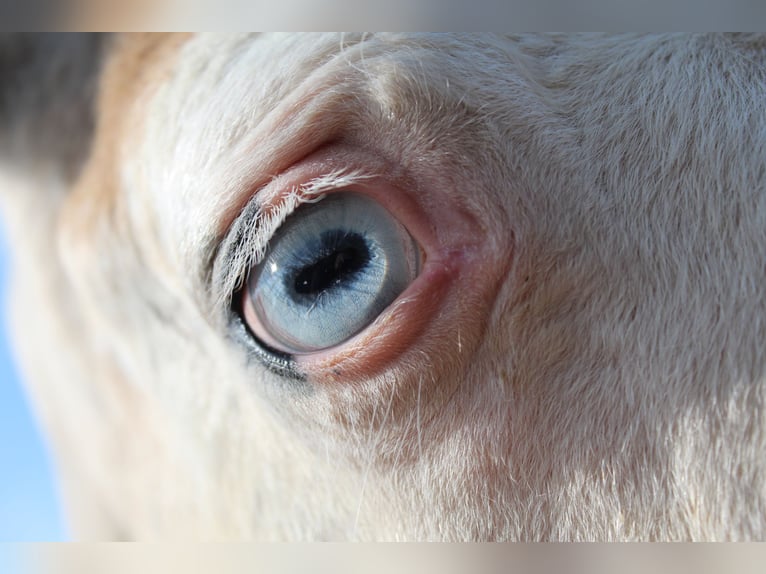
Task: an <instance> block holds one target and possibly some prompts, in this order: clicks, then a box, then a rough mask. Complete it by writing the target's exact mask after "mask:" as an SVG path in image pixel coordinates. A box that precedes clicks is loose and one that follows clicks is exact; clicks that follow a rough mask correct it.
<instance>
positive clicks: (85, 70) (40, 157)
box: [0, 33, 109, 184]
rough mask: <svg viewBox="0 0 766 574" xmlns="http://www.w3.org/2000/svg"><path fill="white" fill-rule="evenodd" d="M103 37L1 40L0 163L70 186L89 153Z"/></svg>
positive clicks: (11, 36) (27, 36)
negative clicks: (46, 176)
mask: <svg viewBox="0 0 766 574" xmlns="http://www.w3.org/2000/svg"><path fill="white" fill-rule="evenodd" d="M108 43H109V39H108V36H107V35H103V34H67V33H61V34H2V35H0V162H2V164H3V165H4V167H5V168H6V169H7V168H10V169H13V170H18V169H21V170H23V171H25V172H28V173H29V175H33V176H35V175H43V174H45V175H49V174H51V172H53V174H54V175H56V176H60V177H63V178H64V183H65V184H66V183H71V181H72V180H73V179H74V178H75V177H76V176H77V173H78V172H79V169H80V167H81V166H82V164H83V162H84V160H85V158H86V157H87V154H88V149H89V146H90V141H91V137H92V133H93V125H94V105H95V99H96V98H95V96H96V90H97V83H98V76H99V72H100V68H101V63H102V61H103V59H104V54H105V52H106V46H107V44H108Z"/></svg>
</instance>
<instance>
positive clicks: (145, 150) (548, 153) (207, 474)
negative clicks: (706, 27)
mask: <svg viewBox="0 0 766 574" xmlns="http://www.w3.org/2000/svg"><path fill="white" fill-rule="evenodd" d="M153 65H156V66H157V67H158V68H159V69H160V70H161V73H159V74H158V75H157V77H159V78H162V79H161V81H153V82H148V84H147V87H146V89H141V90H139V96H138V97H137V98H136V99H135V101H131V102H129V103H128V105H126V107H125V108H124V109H121V110H119V112H120V114H123V115H124V119H125V124H126V125H127V126H130V129H126V130H124V131H123V132H120V133H119V134H118V135H119V136H120V139H119V141H118V145H117V148H116V150H115V152H114V154H115V156H114V158H113V159H114V160H115V165H116V166H117V173H115V174H114V177H115V181H110V182H105V187H108V186H107V185H106V183H108V185H109V186H111V185H114V186H116V189H117V193H116V194H115V195H114V199H113V200H110V201H105V202H104V203H103V204H102V203H99V201H97V200H98V198H99V195H98V191H97V189H96V188H95V187H94V185H93V184H94V181H98V177H100V176H98V175H93V174H98V173H100V172H98V169H99V165H98V163H97V162H96V160H95V159H94V160H92V161H91V162H90V163H89V164H88V165H87V166H86V168H85V171H84V173H83V177H82V178H81V180H80V182H79V183H78V184H77V185H76V186H75V190H74V191H73V192H72V193H71V194H69V195H67V196H65V197H64V198H63V199H61V203H60V204H59V203H55V202H53V203H50V204H48V205H47V207H42V206H43V205H46V204H44V202H43V201H41V200H40V199H41V198H42V195H41V194H36V197H38V198H40V199H38V200H36V199H31V198H27V199H23V200H22V199H18V198H16V199H15V200H12V199H10V196H11V195H12V194H7V195H8V196H9V199H6V205H7V206H8V207H7V209H8V210H12V209H17V211H15V212H12V211H9V213H12V215H10V216H9V218H14V217H16V218H17V220H18V221H25V222H26V221H32V222H33V219H32V218H33V217H36V218H37V219H38V220H40V221H42V222H43V223H41V224H40V225H38V226H35V225H33V224H32V223H25V224H24V225H19V227H18V229H15V230H12V231H15V236H16V238H17V248H18V252H19V253H20V254H21V255H20V257H22V258H25V259H31V258H35V260H36V261H38V262H39V265H38V266H35V264H34V263H29V269H26V268H22V267H21V266H20V267H19V273H18V280H19V287H18V288H17V290H16V296H17V299H16V300H17V301H19V303H18V304H17V305H19V306H18V307H17V309H18V310H21V309H25V311H20V312H19V315H18V316H17V321H16V323H17V325H20V331H21V332H20V337H19V341H20V343H19V345H20V349H21V354H22V356H23V358H24V359H25V365H26V366H27V373H28V377H29V380H30V384H31V388H32V389H33V394H34V395H35V398H36V400H37V403H38V404H39V405H40V407H39V408H40V412H41V414H42V417H43V419H44V420H45V422H46V425H47V426H48V429H49V432H50V436H51V440H52V441H53V443H54V445H55V447H56V448H57V452H58V460H59V464H60V468H61V471H62V476H63V477H64V478H63V480H64V490H65V491H66V492H67V493H68V495H69V497H70V500H71V501H72V502H71V503H70V504H71V510H72V516H73V517H74V524H75V525H76V533H77V534H78V535H82V536H86V537H100V538H101V537H103V538H112V537H128V538H153V537H169V538H173V537H190V536H191V537H203V538H260V539H288V540H296V539H347V538H351V539H376V540H380V539H397V540H400V539H408V540H409V539H417V540H423V539H439V540H442V539H447V540H487V539H492V540H495V539H499V540H624V539H642V540H657V539H659V540H676V539H693V540H701V539H705V540H719V539H763V538H764V534H765V533H766V487H765V485H764V476H765V475H766V474H765V472H764V471H766V468H764V466H766V457H765V456H764V447H766V436H765V435H764V433H765V432H766V418H764V383H765V381H764V376H765V375H766V373H765V369H766V353H765V352H764V334H766V333H765V329H766V241H764V229H766V179H765V177H766V175H765V174H766V169H765V168H766V98H765V97H764V94H765V93H766V91H765V89H766V82H765V77H766V76H765V72H766V67H765V66H764V43H763V41H762V40H761V39H760V38H758V37H753V38H751V37H734V36H684V35H681V36H648V37H632V36H630V37H608V36H595V35H587V36H573V37H567V36H556V35H551V36H534V37H526V36H525V37H499V36H474V35H414V36H411V35H394V34H388V35H367V36H348V35H346V36H334V35H319V36H313V35H312V36H303V35H299V36H294V37H293V36H273V37H271V36H265V37H263V36H252V37H251V36H246V37H239V36H237V37H219V36H201V37H195V38H193V39H191V40H190V41H188V42H187V43H185V44H184V45H183V46H182V47H181V48H180V51H179V52H178V53H177V54H174V55H173V56H172V57H171V58H169V60H168V61H167V62H159V63H156V64H153ZM331 135H332V136H333V137H336V138H338V139H340V140H342V141H343V142H344V143H345V144H346V145H347V146H348V147H349V148H350V149H361V150H365V151H371V152H373V153H372V154H371V155H373V156H375V157H377V158H379V161H377V160H376V161H371V162H367V163H365V161H362V160H360V162H361V163H362V164H364V165H350V166H348V171H347V172H341V173H336V172H332V173H331V174H329V175H332V177H343V176H344V175H348V176H349V177H351V178H352V179H353V180H354V181H366V180H368V179H370V178H384V179H385V178H393V179H396V180H397V181H400V180H401V181H404V180H406V181H414V182H415V185H413V187H412V188H410V189H407V190H405V191H406V193H410V194H413V196H414V197H416V198H417V201H418V202H419V203H420V204H421V205H423V206H424V209H425V210H426V211H428V210H433V212H434V213H437V212H438V213H442V214H444V213H445V212H443V211H441V212H440V211H438V209H439V206H440V205H442V206H443V205H449V206H457V207H456V211H459V212H460V213H461V214H464V215H465V217H464V219H465V220H471V221H474V220H475V221H477V222H480V223H478V224H477V225H478V227H477V229H479V231H478V232H477V233H478V235H477V237H478V238H479V239H477V244H476V250H477V251H476V253H481V254H482V255H481V256H478V255H477V261H476V262H475V265H476V267H475V268H476V269H481V270H483V271H482V275H481V276H477V277H475V278H472V279H471V281H468V279H467V278H461V279H460V280H461V281H464V282H463V283H461V285H463V286H464V288H463V290H462V291H461V292H460V296H459V297H458V298H456V299H454V300H452V299H451V300H450V301H451V302H452V305H451V307H450V309H448V310H445V311H444V312H443V313H442V315H440V319H439V320H437V321H436V322H435V324H434V325H435V326H434V327H433V328H431V330H429V331H427V335H428V340H427V341H422V340H421V339H417V340H416V342H415V343H413V345H412V346H411V347H410V348H409V349H407V350H406V352H403V353H400V354H398V355H397V357H398V358H397V359H396V360H395V361H393V362H392V363H391V364H389V365H387V367H386V368H385V369H383V370H382V371H381V372H378V373H376V374H375V375H374V376H370V377H361V378H353V377H351V378H350V379H349V380H348V381H345V383H344V384H334V385H329V384H325V385H318V384H316V385H315V384H313V383H312V381H311V380H309V381H308V382H307V383H306V387H301V388H294V387H292V386H291V384H290V383H284V382H280V379H279V377H278V376H277V375H274V374H272V373H270V372H269V371H267V370H266V369H265V368H263V367H262V366H260V365H259V364H257V363H254V362H252V361H248V360H247V359H246V357H245V351H244V349H242V348H241V346H240V345H239V344H237V343H236V342H234V341H233V340H232V339H231V338H230V336H229V334H228V333H227V331H226V326H225V322H224V321H223V312H224V307H225V305H224V303H225V302H226V301H227V297H228V296H229V295H230V291H231V289H232V286H233V285H235V284H236V281H237V278H239V279H241V271H242V270H246V268H247V265H248V261H249V259H246V258H244V259H241V260H239V261H238V262H237V263H236V265H237V266H238V267H241V268H242V269H236V270H233V271H232V272H231V273H229V278H228V279H227V280H226V281H225V282H224V283H223V285H224V286H223V287H222V286H221V285H214V284H211V274H212V270H211V269H210V265H211V261H210V257H209V256H210V250H211V249H213V248H215V247H216V246H217V245H218V243H219V242H220V241H221V237H223V236H225V231H226V229H227V226H228V225H229V224H230V223H231V219H232V217H235V216H236V213H237V210H238V209H241V208H242V207H243V206H244V205H245V203H246V202H247V199H248V197H250V195H251V194H252V193H253V191H254V189H261V191H260V192H259V193H262V194H263V197H270V198H272V197H277V196H278V195H279V193H282V192H283V190H284V186H285V185H286V183H285V182H287V181H288V179H289V178H288V176H287V175H285V173H284V171H283V170H284V169H285V168H286V167H288V166H290V165H292V164H293V163H295V161H298V160H299V159H300V157H301V155H300V154H298V157H295V158H292V159H290V158H291V154H294V153H298V152H297V151H296V150H297V148H301V149H303V148H305V152H306V153H307V152H309V151H311V150H312V149H313V148H314V147H316V146H317V145H319V144H321V143H323V142H324V141H326V139H327V138H329V137H330V136H331ZM103 141H104V140H101V139H99V138H97V139H96V140H95V142H96V143H95V148H94V151H92V157H93V158H98V157H99V156H98V150H99V145H102V144H103ZM350 153H351V154H352V155H353V152H350ZM304 155H305V154H304ZM350 157H351V156H350ZM354 157H355V156H354ZM285 164H286V165H285ZM392 166H393V167H392ZM403 173H406V174H407V176H406V178H405V176H403V175H401V174H403ZM360 176H361V177H362V179H361V180H360V179H359V177H360ZM7 177H11V176H10V175H8V176H7ZM397 178H398V179H397ZM403 178H404V179H403ZM425 181H433V182H438V183H439V185H438V186H436V187H434V186H429V185H426V184H425V183H423V184H422V185H420V182H425ZM16 185H17V186H20V185H29V184H26V183H17V184H16ZM38 185H39V183H38ZM317 185H320V186H321V185H322V181H319V182H318V183H317ZM323 189H324V188H320V189H319V191H320V192H321V191H322V190H323ZM434 189H436V191H434ZM293 199H295V196H294V195H293ZM296 203H297V202H296V201H293V202H292V203H289V202H288V203H285V204H283V205H284V206H287V207H285V208H284V211H282V212H280V214H279V216H278V218H277V219H276V220H275V221H280V220H281V219H282V218H284V216H285V215H286V213H287V212H289V211H290V210H292V209H294V207H295V204H296ZM22 205H31V206H33V207H32V208H23V207H19V206H22ZM24 209H26V211H24ZM36 210H38V211H39V213H37V215H34V213H35V211H36ZM449 217H451V215H449V213H448V217H447V220H445V221H440V225H442V226H444V228H445V229H446V231H445V230H440V231H439V233H444V234H447V233H449V228H450V226H451V225H453V223H452V220H451V219H449ZM455 217H456V218H457V217H458V215H457V214H455ZM46 222H47V223H46ZM455 225H457V224H455ZM25 233H26V234H28V235H29V236H31V237H33V239H32V240H30V242H29V243H28V244H27V243H24V242H22V239H21V238H22V237H23V236H24V235H25ZM455 233H457V232H455ZM35 234H37V235H35ZM34 238H36V239H34ZM266 239H267V237H262V238H261V239H259V240H256V241H255V244H256V245H257V246H258V248H259V249H261V250H262V248H263V247H264V244H263V242H264V241H265V240H266ZM54 245H55V246H56V248H55V249H53V248H52V246H54ZM25 250H26V251H25ZM250 256H252V253H251V254H250ZM482 257H486V258H487V259H486V261H485V260H484V259H482ZM473 264H474V263H472V265H473ZM472 269H473V267H472ZM484 273H486V277H485V276H483V275H484ZM495 275H497V285H496V287H492V288H490V287H486V288H485V287H484V286H483V282H489V281H490V276H491V277H493V278H494V277H495ZM493 280H494V279H493ZM213 283H215V281H213ZM474 284H475V285H476V287H475V289H474V287H473V285H474ZM486 293H491V298H489V300H487V298H488V296H485V294H486ZM399 305H400V307H401V311H402V312H403V313H407V312H409V311H408V307H407V305H408V302H407V301H402V302H400V303H399ZM26 310H29V313H27V311H26ZM458 319H460V320H458ZM24 324H26V329H25V328H24ZM447 327H449V328H447ZM25 332H26V333H25ZM41 356H42V357H44V361H43V360H40V358H39V357H41ZM43 363H44V364H43Z"/></svg>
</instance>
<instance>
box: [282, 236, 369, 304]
mask: <svg viewBox="0 0 766 574" xmlns="http://www.w3.org/2000/svg"><path fill="white" fill-rule="evenodd" d="M321 243H322V249H321V251H320V253H319V256H318V257H317V259H316V260H315V261H314V262H313V263H311V264H310V265H306V266H305V267H303V268H301V269H300V270H299V271H298V273H297V274H296V276H295V281H294V284H293V288H294V289H295V293H297V294H298V295H318V294H320V293H323V292H324V291H327V290H328V289H332V288H335V287H339V286H340V285H342V284H343V283H346V282H348V281H349V280H350V279H351V278H352V277H353V276H354V275H356V274H357V273H358V272H359V271H361V270H362V269H363V268H364V267H365V266H366V265H367V263H369V261H370V250H369V249H368V247H367V243H366V242H365V240H364V239H363V238H362V237H361V236H360V235H358V234H356V233H353V234H350V233H347V232H343V231H331V232H327V233H324V234H322V237H321Z"/></svg>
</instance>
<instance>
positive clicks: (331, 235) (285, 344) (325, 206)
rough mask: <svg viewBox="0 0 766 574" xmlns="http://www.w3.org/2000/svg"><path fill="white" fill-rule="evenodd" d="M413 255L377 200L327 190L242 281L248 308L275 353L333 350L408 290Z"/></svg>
mask: <svg viewBox="0 0 766 574" xmlns="http://www.w3.org/2000/svg"><path fill="white" fill-rule="evenodd" d="M418 252H419V250H418V247H417V245H416V244H415V242H414V240H413V239H412V237H411V236H410V234H409V233H408V232H407V230H406V229H405V228H404V227H403V226H402V225H401V224H400V223H399V222H398V221H396V219H394V217H393V216H392V215H391V214H390V213H389V212H388V211H387V210H386V209H385V208H383V207H382V206H381V205H379V204H378V203H377V202H375V201H373V200H372V199H370V198H368V197H366V196H363V195H359V194H356V193H352V192H336V193H333V194H331V195H329V196H328V197H326V198H325V199H323V200H322V201H320V202H318V203H315V204H308V205H303V206H301V207H300V208H299V209H297V210H296V211H295V213H293V214H292V215H291V216H290V217H289V218H288V219H287V220H286V221H285V223H284V224H283V225H282V226H281V227H280V229H279V230H278V231H277V233H276V234H275V236H274V237H273V238H272V240H271V241H270V242H269V246H268V249H267V251H266V254H265V256H264V259H263V261H262V262H261V263H260V264H259V265H258V266H257V267H256V268H255V269H254V271H253V273H251V275H250V278H249V280H248V289H249V294H250V298H251V301H252V302H253V307H254V311H255V313H256V315H257V316H258V319H259V321H260V322H261V325H262V327H263V328H264V329H265V330H266V331H267V333H268V335H269V337H270V338H271V339H273V340H275V341H277V342H278V343H279V346H281V347H282V348H280V349H278V350H280V351H285V352H291V353H307V352H311V351H317V350H320V349H325V348H328V347H332V346H334V345H337V344H339V343H342V342H343V341H345V340H346V339H348V338H350V337H352V336H353V335H355V334H357V333H359V332H360V331H362V330H363V329H364V328H365V327H366V326H367V325H369V324H370V323H371V322H372V321H374V320H375V318H376V317H377V316H378V315H379V314H380V313H381V312H382V311H383V310H384V309H385V308H386V307H388V305H390V304H391V303H392V302H393V301H394V300H395V299H396V298H397V297H398V296H399V294H400V293H401V292H402V291H404V289H406V288H407V286H408V285H409V284H410V283H411V282H412V281H413V280H414V279H415V277H416V276H417V273H418V265H419V260H418ZM255 334H256V336H257V335H258V332H257V331H256V332H255Z"/></svg>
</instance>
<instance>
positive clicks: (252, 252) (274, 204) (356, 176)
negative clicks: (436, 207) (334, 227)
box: [209, 169, 376, 317]
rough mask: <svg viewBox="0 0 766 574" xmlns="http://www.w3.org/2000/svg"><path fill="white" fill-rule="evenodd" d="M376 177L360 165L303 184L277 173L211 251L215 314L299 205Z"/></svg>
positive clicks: (228, 303) (223, 308)
mask: <svg viewBox="0 0 766 574" xmlns="http://www.w3.org/2000/svg"><path fill="white" fill-rule="evenodd" d="M374 177H376V176H375V175H373V174H370V173H366V172H364V171H362V170H358V169H354V170H345V169H339V170H334V171H329V172H327V173H324V174H321V175H317V176H315V177H313V178H311V179H309V180H308V181H307V182H305V183H300V184H289V183H287V182H284V181H283V178H279V177H278V178H275V179H273V180H272V181H271V182H270V183H269V184H267V185H266V186H265V187H264V188H263V189H261V190H259V191H258V192H256V193H254V194H253V196H252V197H251V198H250V199H249V200H248V202H247V204H246V205H245V207H244V208H243V209H242V210H241V211H240V213H239V214H238V215H237V216H236V218H235V219H234V221H233V223H232V224H231V225H230V227H229V229H228V230H227V231H226V233H225V234H224V237H223V238H222V240H221V241H220V242H218V244H217V249H216V250H215V252H214V253H213V254H212V265H211V266H210V268H211V269H212V272H211V274H210V285H209V288H210V293H211V294H212V295H213V306H214V308H215V309H216V310H217V312H216V315H217V316H219V317H221V316H222V313H221V311H223V312H224V313H225V312H226V311H227V310H228V309H229V308H230V306H231V300H232V296H233V295H234V293H236V292H237V291H238V290H239V289H240V288H241V287H242V284H243V282H244V281H245V279H246V278H247V274H248V272H249V271H250V269H251V267H252V266H254V265H257V264H258V263H259V262H260V261H261V259H262V258H263V255H264V253H265V251H266V248H267V246H268V243H269V241H270V240H271V238H272V237H273V235H274V233H275V232H276V231H277V229H278V228H279V227H280V225H282V223H283V222H284V220H285V219H286V218H287V217H288V216H289V215H290V214H291V213H292V212H293V211H295V209H296V208H297V207H298V206H300V205H301V204H303V203H310V202H312V201H318V200H319V199H320V198H321V196H323V194H325V193H327V192H331V191H335V190H338V189H343V188H348V187H350V186H353V185H354V184H355V183H360V182H363V181H367V180H370V179H372V178H374Z"/></svg>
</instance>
